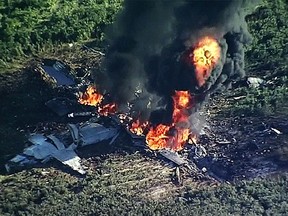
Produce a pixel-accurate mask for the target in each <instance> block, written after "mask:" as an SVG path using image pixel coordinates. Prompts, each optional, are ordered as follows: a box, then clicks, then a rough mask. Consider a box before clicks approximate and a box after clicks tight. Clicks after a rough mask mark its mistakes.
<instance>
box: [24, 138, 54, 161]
mask: <svg viewBox="0 0 288 216" xmlns="http://www.w3.org/2000/svg"><path fill="white" fill-rule="evenodd" d="M57 150H58V149H57V148H56V147H55V146H54V145H53V144H51V143H49V142H43V143H42V144H41V145H32V146H30V147H28V148H26V149H24V152H23V154H25V155H28V156H32V157H34V158H36V159H38V160H43V159H45V158H46V157H48V156H51V155H52V154H53V153H55V152H56V151H57Z"/></svg>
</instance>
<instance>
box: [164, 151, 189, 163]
mask: <svg viewBox="0 0 288 216" xmlns="http://www.w3.org/2000/svg"><path fill="white" fill-rule="evenodd" d="M159 153H160V154H161V155H162V156H163V157H165V158H167V159H169V160H170V161H172V162H174V163H175V164H177V165H178V166H180V165H183V164H186V163H187V161H185V160H184V159H183V158H181V157H180V155H179V154H178V153H177V152H173V151H171V150H167V149H161V150H159Z"/></svg>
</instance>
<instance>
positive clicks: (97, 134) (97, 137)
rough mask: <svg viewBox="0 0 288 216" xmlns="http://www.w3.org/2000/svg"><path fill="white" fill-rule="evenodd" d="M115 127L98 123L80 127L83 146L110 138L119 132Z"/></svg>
mask: <svg viewBox="0 0 288 216" xmlns="http://www.w3.org/2000/svg"><path fill="white" fill-rule="evenodd" d="M117 132H118V130H117V129H115V128H106V127H104V126H102V125H100V124H98V123H89V124H87V125H84V126H82V127H80V128H79V135H80V141H81V146H86V145H91V144H95V143H98V142H101V141H103V140H108V139H110V138H112V137H114V136H115V135H116V134H117Z"/></svg>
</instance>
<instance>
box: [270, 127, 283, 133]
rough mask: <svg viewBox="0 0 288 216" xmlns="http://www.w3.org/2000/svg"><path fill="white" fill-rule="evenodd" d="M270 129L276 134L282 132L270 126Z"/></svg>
mask: <svg viewBox="0 0 288 216" xmlns="http://www.w3.org/2000/svg"><path fill="white" fill-rule="evenodd" d="M271 130H272V131H273V132H275V133H276V134H278V135H280V134H282V132H281V131H279V130H277V129H276V128H272V127H271Z"/></svg>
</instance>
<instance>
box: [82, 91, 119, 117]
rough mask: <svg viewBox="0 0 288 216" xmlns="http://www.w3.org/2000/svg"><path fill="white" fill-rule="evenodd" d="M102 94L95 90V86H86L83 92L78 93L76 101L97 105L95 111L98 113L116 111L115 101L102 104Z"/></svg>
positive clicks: (104, 113)
mask: <svg viewBox="0 0 288 216" xmlns="http://www.w3.org/2000/svg"><path fill="white" fill-rule="evenodd" d="M103 99H104V96H103V95H102V94H101V93H99V92H97V89H96V87H95V86H88V88H87V89H86V91H85V92H84V93H80V97H79V99H78V102H79V103H80V104H84V105H90V106H95V107H97V112H98V113H99V114H100V115H104V116H107V115H108V114H114V113H116V111H117V106H116V104H115V103H108V104H102V102H103Z"/></svg>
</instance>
